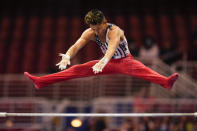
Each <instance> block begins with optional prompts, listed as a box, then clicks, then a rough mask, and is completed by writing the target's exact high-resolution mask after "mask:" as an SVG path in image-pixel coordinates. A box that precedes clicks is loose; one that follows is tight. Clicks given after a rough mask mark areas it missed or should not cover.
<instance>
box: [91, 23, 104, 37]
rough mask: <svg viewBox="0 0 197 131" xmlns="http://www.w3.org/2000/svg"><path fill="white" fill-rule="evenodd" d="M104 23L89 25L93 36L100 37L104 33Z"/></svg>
mask: <svg viewBox="0 0 197 131" xmlns="http://www.w3.org/2000/svg"><path fill="white" fill-rule="evenodd" d="M106 26H107V24H106V23H102V24H97V25H90V28H91V29H92V30H93V31H94V33H95V34H97V35H101V34H102V33H105V31H106Z"/></svg>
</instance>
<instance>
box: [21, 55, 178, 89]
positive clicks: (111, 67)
mask: <svg viewBox="0 0 197 131" xmlns="http://www.w3.org/2000/svg"><path fill="white" fill-rule="evenodd" d="M98 61H99V60H93V61H90V62H87V63H84V64H80V65H74V66H72V67H70V68H68V69H66V70H63V71H61V72H57V73H54V74H49V75H45V76H41V77H36V76H33V75H30V74H29V73H28V72H25V73H24V74H25V75H26V76H27V77H28V78H29V79H31V80H32V81H33V83H34V85H35V87H36V88H37V89H40V88H42V87H45V86H47V85H50V84H53V83H57V82H61V81H66V80H70V79H74V78H81V77H89V76H96V75H105V74H125V75H129V76H133V77H136V78H141V79H144V80H147V81H150V82H153V83H156V84H159V85H161V86H163V87H164V88H166V89H168V90H170V89H171V88H172V86H173V84H174V82H175V81H176V79H177V78H178V74H177V73H174V74H173V75H171V76H170V77H165V76H162V75H160V74H158V73H157V72H155V71H153V70H151V69H150V68H148V67H146V66H145V65H144V64H142V63H141V62H139V61H137V60H135V59H133V57H132V56H131V55H128V56H127V57H125V58H121V59H111V60H110V61H109V62H108V64H107V65H106V66H105V68H104V69H103V71H102V72H100V73H98V74H94V72H93V70H92V67H93V66H94V65H95V64H96V63H97V62H98Z"/></svg>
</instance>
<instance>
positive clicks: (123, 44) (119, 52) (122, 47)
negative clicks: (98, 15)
mask: <svg viewBox="0 0 197 131" xmlns="http://www.w3.org/2000/svg"><path fill="white" fill-rule="evenodd" d="M112 26H113V24H109V25H108V27H107V32H106V42H105V43H102V42H101V41H100V40H99V37H98V35H96V34H95V41H96V43H97V44H98V45H99V47H100V48H101V50H102V52H103V54H105V53H106V51H107V47H108V42H109V38H108V32H109V30H110V28H111V27H112ZM128 54H130V51H129V48H128V43H127V40H126V38H125V39H124V40H122V41H120V43H119V45H118V47H117V49H116V51H115V53H114V55H113V56H112V59H120V58H124V57H126V56H127V55H128Z"/></svg>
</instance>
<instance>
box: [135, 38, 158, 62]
mask: <svg viewBox="0 0 197 131" xmlns="http://www.w3.org/2000/svg"><path fill="white" fill-rule="evenodd" d="M139 58H140V60H142V61H144V62H145V63H152V62H153V61H154V60H157V59H159V47H158V45H157V43H156V42H155V40H153V38H152V37H150V36H148V37H146V38H145V40H144V43H143V46H142V47H141V48H140V50H139Z"/></svg>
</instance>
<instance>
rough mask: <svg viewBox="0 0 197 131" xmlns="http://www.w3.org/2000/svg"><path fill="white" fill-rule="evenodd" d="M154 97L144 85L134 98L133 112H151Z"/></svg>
mask: <svg viewBox="0 0 197 131" xmlns="http://www.w3.org/2000/svg"><path fill="white" fill-rule="evenodd" d="M154 104H155V99H154V97H152V96H151V95H150V94H149V89H148V88H146V87H144V88H142V89H141V90H140V92H139V94H138V96H137V97H136V98H134V101H133V105H134V112H153V108H154Z"/></svg>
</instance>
